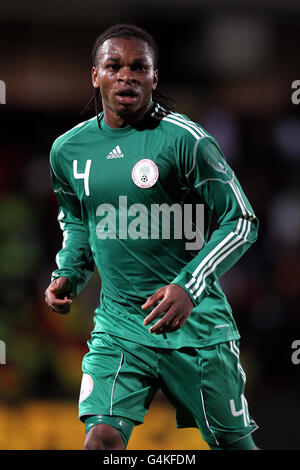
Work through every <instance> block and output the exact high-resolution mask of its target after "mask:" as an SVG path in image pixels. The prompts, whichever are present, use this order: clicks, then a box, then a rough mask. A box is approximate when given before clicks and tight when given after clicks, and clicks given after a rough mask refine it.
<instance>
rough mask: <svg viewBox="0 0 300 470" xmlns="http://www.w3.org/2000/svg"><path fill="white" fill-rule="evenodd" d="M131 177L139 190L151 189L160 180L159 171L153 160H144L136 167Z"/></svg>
mask: <svg viewBox="0 0 300 470" xmlns="http://www.w3.org/2000/svg"><path fill="white" fill-rule="evenodd" d="M131 176H132V179H133V182H134V183H135V184H136V185H137V186H138V187H139V188H151V187H152V186H154V185H155V183H156V181H157V180H158V176H159V171H158V168H157V166H156V164H155V163H154V162H153V161H152V160H150V159H149V158H143V159H142V160H140V161H138V162H137V163H136V164H135V165H134V167H133V169H132V173H131Z"/></svg>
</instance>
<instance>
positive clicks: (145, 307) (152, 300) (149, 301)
mask: <svg viewBox="0 0 300 470" xmlns="http://www.w3.org/2000/svg"><path fill="white" fill-rule="evenodd" d="M164 293H165V287H161V288H160V289H158V290H157V291H156V292H155V293H154V294H152V295H150V297H149V298H148V299H147V301H146V302H145V303H144V305H142V309H143V310H148V309H149V308H151V307H153V305H155V304H156V302H158V301H159V300H161V299H162V298H163V297H164Z"/></svg>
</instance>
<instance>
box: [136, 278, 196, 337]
mask: <svg viewBox="0 0 300 470" xmlns="http://www.w3.org/2000/svg"><path fill="white" fill-rule="evenodd" d="M159 300H161V302H160V303H159V304H158V305H157V306H156V307H155V308H154V309H153V310H152V312H151V313H150V314H149V315H148V316H147V317H146V318H145V320H144V322H143V323H144V325H148V324H149V323H151V322H152V321H153V320H154V319H155V318H157V317H158V316H159V315H160V314H161V313H163V312H165V314H164V316H163V317H162V318H160V319H159V320H158V321H157V322H156V323H155V325H153V326H152V327H151V328H150V329H149V332H150V333H155V334H161V333H170V332H172V331H176V330H178V329H179V328H181V327H182V326H183V325H184V323H185V322H186V320H187V319H188V317H189V316H190V314H191V312H192V310H193V307H194V305H193V303H192V301H191V299H190V296H189V295H188V293H187V292H186V291H185V290H184V289H183V288H182V287H180V286H178V285H177V284H168V285H167V286H164V287H161V288H160V289H158V290H157V291H156V292H155V293H154V294H153V295H151V296H150V297H149V298H148V300H147V301H146V302H145V303H144V305H142V309H143V310H148V309H149V308H151V307H153V305H155V304H156V303H157V302H158V301H159Z"/></svg>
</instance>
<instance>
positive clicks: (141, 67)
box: [131, 64, 147, 72]
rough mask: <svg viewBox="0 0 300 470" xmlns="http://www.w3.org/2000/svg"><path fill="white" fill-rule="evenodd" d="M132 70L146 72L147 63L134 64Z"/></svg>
mask: <svg viewBox="0 0 300 470" xmlns="http://www.w3.org/2000/svg"><path fill="white" fill-rule="evenodd" d="M131 70H132V71H134V72H135V71H137V72H146V71H147V66H146V65H145V64H134V65H132V66H131Z"/></svg>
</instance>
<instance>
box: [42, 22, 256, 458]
mask: <svg viewBox="0 0 300 470" xmlns="http://www.w3.org/2000/svg"><path fill="white" fill-rule="evenodd" d="M93 60H94V65H93V68H92V83H93V86H94V89H95V102H96V116H95V117H94V118H92V119H89V120H87V121H85V122H82V123H80V124H79V125H77V126H76V127H74V128H73V129H71V130H69V131H68V132H66V133H65V134H63V135H62V136H60V137H58V138H57V139H56V140H55V142H54V144H53V146H52V149H51V154H50V162H51V175H52V183H53V188H54V191H55V193H56V195H57V198H58V203H59V215H58V220H59V223H60V227H61V229H62V230H63V247H62V249H61V250H60V251H59V253H58V255H57V258H56V261H57V265H58V268H57V269H56V270H55V271H54V272H53V275H52V278H51V283H50V285H49V287H48V288H47V290H46V292H45V298H46V302H47V304H48V306H49V307H50V308H51V309H52V310H53V311H55V312H59V313H68V312H69V311H70V307H71V304H72V299H73V298H74V297H75V296H76V295H78V294H79V292H80V291H81V289H82V288H83V287H84V285H85V284H86V283H87V282H88V280H89V278H90V277H91V275H92V274H93V272H94V267H95V265H96V267H97V269H98V270H99V274H100V277H101V281H102V287H101V297H100V305H99V307H98V308H97V309H96V314H95V317H94V318H95V320H94V329H93V331H92V333H91V338H90V340H89V341H88V345H89V351H88V353H87V354H86V355H85V356H84V358H83V361H82V371H83V375H82V383H81V391H80V398H79V418H80V419H81V420H82V421H83V422H84V423H85V429H86V437H85V443H84V449H111V450H112V449H125V448H126V446H127V443H128V440H129V438H130V434H131V432H132V429H133V427H134V426H135V425H138V424H140V423H142V422H143V420H144V416H145V413H146V412H147V410H148V408H149V406H150V404H151V401H152V400H153V397H154V395H155V393H156V392H157V390H158V388H161V389H162V390H163V392H164V393H165V395H166V397H167V398H168V399H169V400H170V402H171V403H172V404H173V405H174V407H175V409H176V412H177V415H176V416H177V426H178V427H197V428H199V430H200V431H201V433H202V436H203V438H204V439H205V440H206V441H207V443H208V444H209V446H210V447H211V449H221V450H222V449H232V450H236V449H244V450H250V449H256V446H255V444H254V441H253V439H252V432H253V431H254V430H255V429H257V425H256V424H255V422H254V421H253V420H252V418H251V417H250V415H249V412H248V405H247V400H246V398H245V394H244V391H245V381H246V378H245V373H244V371H243V368H242V366H241V363H240V359H239V339H240V335H239V332H238V329H237V326H236V323H235V321H234V318H233V315H232V310H231V308H230V305H229V303H228V301H227V299H226V296H225V294H224V293H223V291H222V290H221V287H220V285H219V282H218V280H219V278H220V277H221V276H222V275H223V274H224V273H225V272H226V271H227V270H228V269H230V267H231V266H233V265H234V264H235V263H236V262H237V261H238V259H239V258H240V257H241V256H242V255H243V254H244V253H245V251H246V250H247V249H248V248H249V247H250V246H251V244H252V243H253V242H254V241H255V240H256V238H257V229H258V221H257V218H256V216H255V215H254V213H253V209H252V207H251V205H250V204H249V202H248V200H247V198H246V196H245V194H244V192H243V190H242V188H241V186H240V184H239V182H238V180H237V178H236V176H235V174H234V172H233V171H232V169H231V168H230V167H229V165H228V164H227V162H226V160H225V158H224V156H223V154H222V152H221V150H220V148H219V146H218V144H217V142H216V141H215V139H214V138H213V137H212V136H211V135H210V134H209V133H208V132H207V131H206V130H204V129H203V128H202V127H201V126H200V125H199V124H197V123H194V122H192V121H191V120H190V119H189V118H188V117H186V116H184V115H182V114H179V113H177V112H174V111H172V110H171V109H169V108H167V107H164V106H162V105H161V104H160V103H159V102H158V100H157V98H156V97H157V96H159V94H158V93H157V90H156V88H157V83H158V71H157V62H158V52H157V47H156V44H155V42H154V40H153V38H152V36H151V35H149V34H148V33H147V32H146V31H144V30H143V29H140V28H138V27H136V26H133V25H115V26H112V27H111V28H109V29H108V30H106V31H105V32H104V33H103V34H102V35H101V36H99V37H98V38H97V40H96V43H95V47H94V52H93ZM99 99H100V100H101V101H102V108H103V111H101V112H100V111H99V109H100V108H98V106H99ZM212 215H214V217H215V219H216V222H217V228H216V229H215V230H214V231H212V233H210V231H209V228H210V220H211V216H212ZM203 217H204V228H202V230H199V227H201V226H202V225H203V224H202V221H203ZM196 222H197V227H198V228H197V227H196V226H195V223H196ZM197 230H198V231H197ZM201 236H202V238H201Z"/></svg>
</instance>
